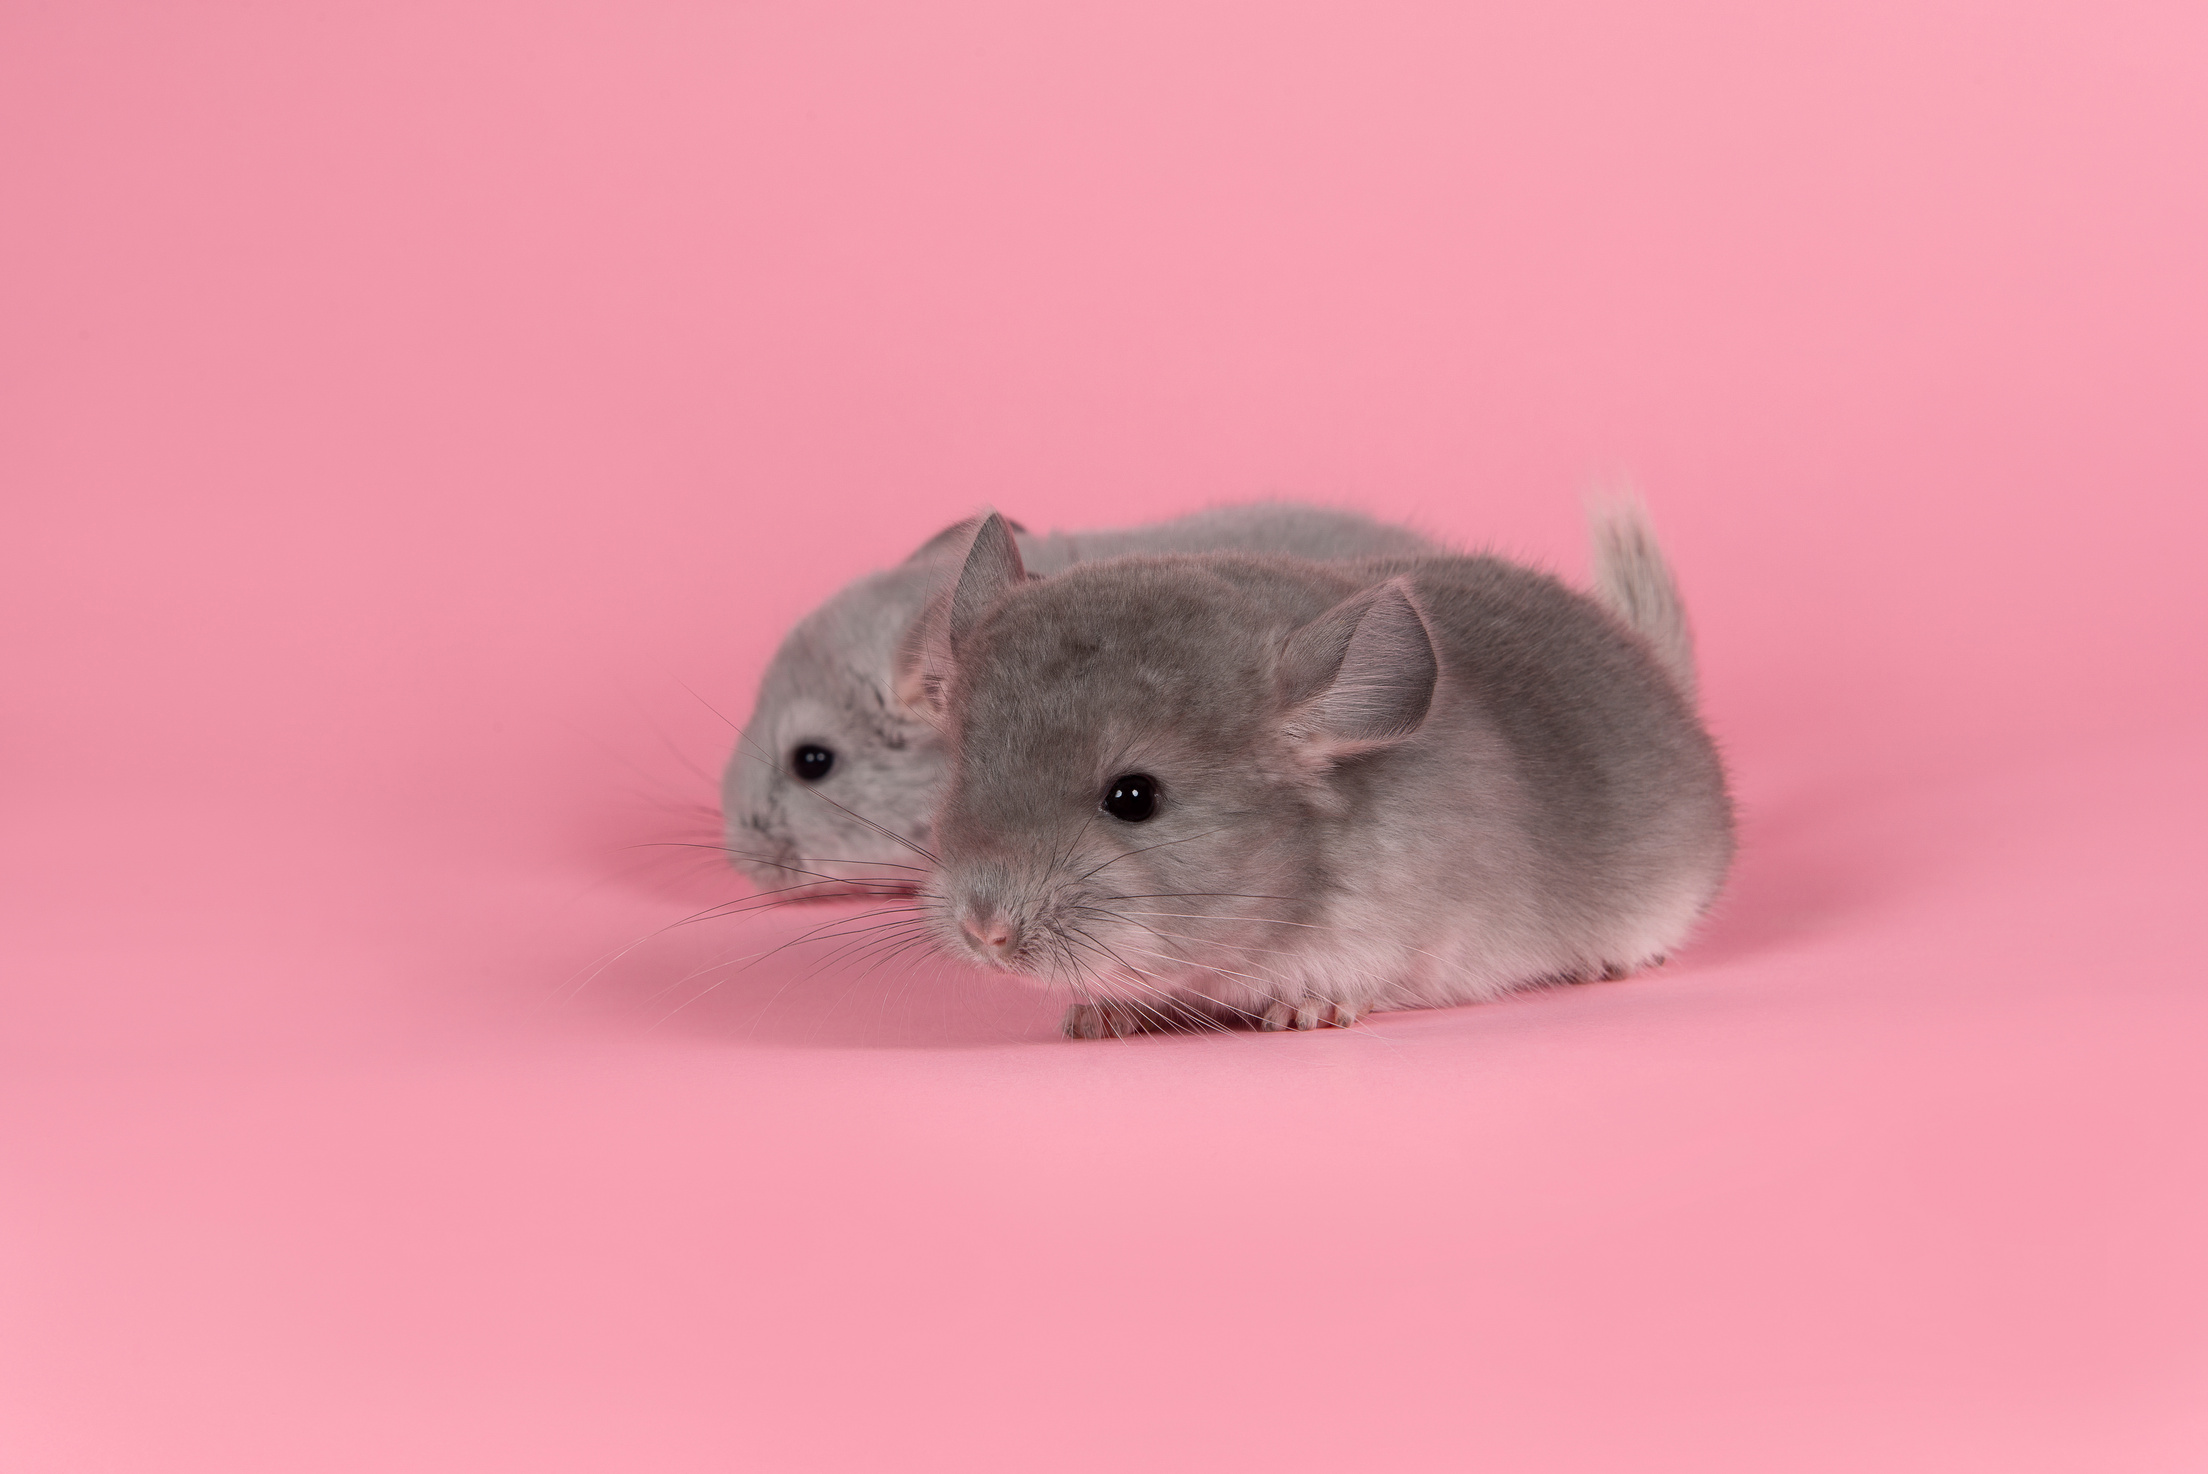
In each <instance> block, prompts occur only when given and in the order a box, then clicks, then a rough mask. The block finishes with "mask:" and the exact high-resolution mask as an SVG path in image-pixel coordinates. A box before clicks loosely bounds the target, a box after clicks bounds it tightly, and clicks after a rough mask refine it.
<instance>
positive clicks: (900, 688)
mask: <svg viewBox="0 0 2208 1474" xmlns="http://www.w3.org/2000/svg"><path fill="white" fill-rule="evenodd" d="M950 615H951V601H950V597H949V595H948V594H937V595H936V596H935V597H934V598H932V599H930V600H928V602H927V607H925V608H924V609H922V610H921V611H920V614H919V616H918V617H917V618H915V619H914V620H913V621H912V623H911V624H909V625H907V626H905V634H904V638H903V639H901V640H899V641H898V642H897V658H896V663H895V665H894V666H892V667H891V669H890V679H889V691H890V695H892V696H893V697H895V698H896V700H897V702H898V704H899V705H901V706H903V707H905V708H906V709H907V710H909V711H911V712H913V713H914V714H915V715H918V716H921V717H924V718H927V719H928V720H930V721H933V720H934V719H935V718H937V717H940V716H941V715H942V714H943V687H944V683H945V682H946V681H948V680H949V679H950V673H951V628H950V624H951V620H950Z"/></svg>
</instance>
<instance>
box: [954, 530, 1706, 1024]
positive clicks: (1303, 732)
mask: <svg viewBox="0 0 2208 1474" xmlns="http://www.w3.org/2000/svg"><path fill="white" fill-rule="evenodd" d="M1621 524H1622V525H1621ZM1598 527H1599V529H1600V531H1599V532H1598V536H1597V540H1596V578H1595V583H1596V587H1597V588H1598V590H1602V591H1604V592H1605V593H1606V594H1608V595H1609V597H1610V598H1611V599H1613V600H1614V601H1615V602H1614V603H1612V604H1608V605H1606V604H1605V603H1603V602H1598V601H1597V600H1596V599H1594V598H1590V597H1588V596H1586V595H1583V594H1579V593H1575V592H1573V591H1572V590H1570V589H1567V588H1566V587H1565V586H1564V585H1562V584H1561V583H1559V582H1557V581H1556V580H1555V579H1553V578H1550V577H1548V576H1546V575H1544V574H1540V573H1536V572H1533V571H1531V570H1528V569H1525V568H1521V567H1517V566H1515V565H1513V564H1510V563H1506V562H1503V561H1501V560H1499V559H1495V558H1487V557H1446V556H1433V557H1410V558H1386V559H1374V560H1370V561H1367V562H1362V563H1358V564H1334V565H1327V564H1321V563H1314V562H1308V561H1304V560H1301V559H1296V558H1292V557H1281V556H1271V557H1264V556H1248V555H1207V556H1181V557H1126V558H1119V559H1114V560H1110V561H1107V562H1099V563H1090V564H1084V565H1081V566H1079V567H1075V568H1072V569H1069V570H1066V571H1065V572H1063V573H1060V574H1057V575H1056V576H1054V577H1051V578H1049V579H1045V580H1041V581H1032V580H1029V579H1027V578H1026V577H1024V576H1022V574H1021V571H1020V565H1019V561H1018V555H1017V552H1016V550H1015V549H1014V548H1013V547H1012V545H1011V539H1010V536H1009V534H1008V533H1007V532H1006V531H1005V529H1004V528H1003V527H1002V525H1001V523H998V522H996V521H994V520H992V521H991V522H989V523H986V524H984V525H983V527H982V528H981V529H980V530H979V531H978V533H977V534H976V537H975V540H974V546H973V549H972V551H971V552H970V553H969V556H968V558H967V560H966V563H965V565H964V570H963V572H962V575H961V587H960V589H959V591H958V593H957V595H956V597H955V598H953V599H951V600H945V601H939V602H938V604H937V606H936V608H935V611H934V612H933V613H931V615H930V618H931V620H934V621H936V622H938V623H940V624H941V625H942V626H943V628H942V629H941V630H940V631H939V634H940V638H937V639H935V640H933V641H931V643H930V645H929V649H930V650H932V651H934V652H936V653H935V655H934V657H933V658H934V659H935V660H936V661H937V662H938V663H939V664H940V665H942V666H943V667H944V668H943V669H940V670H938V671H937V672H936V673H935V674H936V678H937V680H936V684H935V686H934V687H933V688H932V689H933V690H934V691H935V692H936V693H937V694H936V696H935V699H936V700H937V701H938V702H939V703H940V705H941V716H942V720H943V723H944V729H945V733H946V736H947V740H948V742H949V745H950V750H951V777H950V782H949V784H948V786H947V788H946V790H945V798H944V803H943V807H942V809H941V811H940V813H939V814H938V816H937V821H936V833H935V851H936V858H937V861H938V867H937V869H936V872H935V874H934V876H933V878H932V879H931V880H930V882H929V884H928V886H927V889H926V891H925V892H924V896H925V904H926V905H927V906H928V908H929V925H930V928H931V930H932V931H933V933H934V935H935V936H936V938H937V940H938V943H939V944H940V945H941V946H943V947H944V948H945V949H946V950H948V951H950V952H952V953H954V954H956V955H960V956H964V957H968V958H972V959H974V960H977V961H979V962H982V963H984V964H985V965H990V966H994V967H1000V968H1004V969H1007V970H1009V971H1012V972H1015V973H1019V974H1023V975H1025V976H1027V977H1029V978H1032V979H1036V980H1040V981H1042V982H1045V983H1048V984H1053V985H1057V986H1060V987H1063V988H1065V989H1067V990H1070V993H1071V995H1072V998H1073V999H1074V1004H1073V1007H1072V1008H1071V1009H1070V1010H1069V1012H1068V1014H1067V1018H1066V1029H1067V1032H1068V1033H1071V1034H1076V1035H1096V1034H1101V1033H1124V1032H1128V1031H1130V1030H1134V1029H1139V1028H1144V1027H1152V1026H1157V1025H1160V1024H1164V1023H1185V1022H1187V1021H1189V1020H1190V1019H1191V1018H1196V1017H1208V1018H1212V1019H1219V1018H1233V1017H1238V1016H1239V1017H1243V1018H1248V1019H1252V1020H1255V1021H1258V1022H1261V1023H1262V1024H1264V1025H1265V1026H1268V1027H1274V1028H1310V1027H1314V1026H1317V1025H1321V1024H1348V1023H1351V1022H1353V1021H1355V1020H1356V1019H1357V1018H1358V1017H1359V1016H1361V1015H1362V1014H1364V1013H1365V1012H1367V1011H1368V1010H1373V1009H1390V1008H1411V1007H1425V1006H1434V1005H1447V1004H1457V1003H1465V1002H1470V1001H1474V1000H1478V999H1485V998H1491V997H1494V996H1496V995H1498V994H1500V993H1502V992H1504V991H1506V990H1508V989H1511V988H1515V987H1519V986H1523V985H1526V984H1532V983H1539V982H1544V981H1578V980H1584V979H1591V978H1608V977H1620V976H1623V975H1625V974H1626V973H1628V972H1631V971H1633V970H1634V969H1637V968H1641V967H1645V966H1648V965H1650V964H1653V963H1655V962H1657V961H1660V960H1661V959H1662V958H1663V956H1664V955H1665V954H1666V953H1667V952H1669V951H1670V950H1671V949H1673V948H1674V947H1676V946H1678V945H1679V943H1680V942H1681V941H1682V940H1684V939H1685V937H1686V935H1687V933H1688V931H1689V930H1690V929H1691V928H1692V927H1693V925H1694V923H1695V921H1696V920H1697V918H1698V917H1700V915H1701V914H1702V912H1703V911H1704V909H1705V908H1706V907H1707V906H1708V905H1709V903H1710V901H1711V900H1712V898H1713V897H1714V896H1715V895H1716V893H1717V890H1718V887H1719V885H1720V884H1721V882H1722V881H1723V879H1724V875H1725V871H1726V867H1727V865H1728V863H1729V862H1730V859H1731V856H1732V850H1733V838H1732V809H1731V804H1730V801H1729V799H1728V798H1727V795H1726V788H1725V775H1724V772H1723V770H1722V768H1721V767H1720V765H1719V761H1718V756H1717V752H1716V750H1715V749H1714V747H1713V746H1712V745H1711V742H1710V739H1709V737H1708V735H1707V734H1706V733H1705V732H1704V731H1703V729H1702V726H1701V723H1700V722H1699V721H1698V720H1697V718H1696V715H1695V711H1694V705H1693V701H1692V698H1691V696H1690V694H1689V691H1688V689H1687V688H1688V686H1689V683H1690V682H1691V679H1692V666H1691V654H1690V653H1689V650H1688V647H1687V645H1686V640H1685V624H1684V621H1683V619H1682V618H1681V617H1680V614H1679V609H1678V604H1677V599H1676V595H1675V594H1674V593H1673V592H1672V584H1671V580H1670V576H1669V574H1668V572H1667V571H1666V570H1665V569H1664V565H1663V561H1662V557H1661V555H1660V553H1659V552H1658V551H1657V548H1656V544H1655V541H1654V538H1653V537H1652V536H1651V535H1650V534H1649V532H1648V529H1647V526H1646V523H1645V520H1644V519H1643V517H1642V516H1641V514H1640V513H1639V512H1638V510H1637V509H1636V508H1633V507H1630V506H1628V507H1623V508H1619V509H1616V510H1614V511H1612V512H1609V513H1607V514H1603V516H1602V517H1601V518H1600V519H1599V520H1598ZM1134 773H1141V774H1148V775H1151V776H1152V777H1154V778H1155V779H1156V780H1157V786H1158V791H1159V793H1160V800H1159V807H1158V810H1157V812H1156V814H1155V816H1154V817H1152V818H1150V819H1149V820H1147V821H1146V822H1140V823H1129V822H1127V821H1125V820H1121V819H1116V818H1113V817H1112V816H1111V815H1110V814H1108V813H1107V812H1105V811H1104V810H1103V808H1102V806H1101V805H1102V799H1103V796H1104V794H1105V792H1106V789H1107V785H1108V784H1109V783H1110V781H1111V780H1113V779H1114V778H1115V777H1117V776H1120V775H1124V774H1134Z"/></svg>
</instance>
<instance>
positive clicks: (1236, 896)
mask: <svg viewBox="0 0 2208 1474" xmlns="http://www.w3.org/2000/svg"><path fill="white" fill-rule="evenodd" d="M1206 897H1218V898H1221V899H1224V900H1229V901H1291V902H1292V901H1297V900H1298V899H1299V898H1298V897H1296V896H1261V895H1253V894H1251V893H1250V892H1248V891H1151V892H1148V893H1146V894H1143V895H1133V896H1121V895H1111V896H1099V897H1097V899H1098V900H1100V901H1198V900H1203V899H1205V898H1206Z"/></svg>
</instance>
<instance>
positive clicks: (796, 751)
mask: <svg viewBox="0 0 2208 1474" xmlns="http://www.w3.org/2000/svg"><path fill="white" fill-rule="evenodd" d="M835 765H836V755H835V753H834V752H833V751H832V750H830V749H829V748H825V747H822V746H821V745H820V744H819V743H817V742H800V743H798V744H797V746H795V747H793V748H791V749H790V771H791V772H793V773H795V774H797V776H798V777H800V778H803V779H804V780H805V781H806V782H807V783H818V782H819V781H820V780H821V779H823V778H825V777H827V776H828V770H829V769H830V768H832V767H834V766H835Z"/></svg>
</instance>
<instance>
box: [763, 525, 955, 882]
mask: <svg viewBox="0 0 2208 1474" xmlns="http://www.w3.org/2000/svg"><path fill="white" fill-rule="evenodd" d="M977 522H978V519H969V520H967V521H964V522H960V523H956V524H954V525H953V526H951V527H948V528H945V529H944V530H943V531H942V532H940V533H938V534H936V536H935V537H933V538H931V539H929V541H928V542H927V543H925V544H923V545H922V546H921V548H920V549H919V550H918V551H917V552H915V553H914V554H913V555H912V556H911V557H910V558H908V559H907V560H906V561H905V562H903V563H901V564H899V565H898V566H897V567H895V568H891V569H889V570H887V571H885V572H882V573H876V574H872V575H870V576H868V577H866V578H862V579H860V580H859V581H858V582H856V583H853V584H851V585H850V586H849V587H847V588H845V589H843V590H842V591H841V592H839V593H838V594H836V595H835V597H833V598H831V599H830V600H828V602H827V603H825V604H823V605H821V606H820V607H819V608H818V609H816V610H814V611H813V612H812V613H811V614H809V615H807V616H806V617H805V618H804V619H803V620H801V621H800V622H799V623H798V625H797V627H796V628H795V629H793V630H791V631H790V634H789V637H788V638H787V639H785V640H784V641H783V642H782V646H781V648H780V649H779V650H777V651H776V652H775V656H774V660H773V661H772V663H770V664H769V665H768V666H767V671H766V674H765V676H764V677H763V678H762V679H761V680H760V683H759V699H758V701H757V702H756V703H755V704H754V706H753V708H752V715H751V720H750V721H749V722H748V723H746V724H745V727H744V731H743V735H742V737H741V738H740V739H739V740H738V742H737V744H736V751H735V752H734V754H732V755H731V757H730V758H729V763H728V768H727V771H726V773H725V774H724V775H723V778H722V783H721V811H722V814H723V816H724V819H725V823H726V845H727V849H728V852H729V858H730V859H731V860H733V861H734V862H735V863H736V865H737V867H738V868H739V869H741V870H742V871H743V872H744V873H745V874H746V875H748V876H749V877H750V878H751V880H752V881H753V883H755V884H756V885H758V886H759V887H760V888H761V889H762V890H769V891H774V892H776V893H778V894H781V895H784V896H789V897H800V896H821V897H827V896H835V895H844V894H879V893H881V892H882V891H885V890H909V889H911V888H913V887H914V886H915V885H916V884H917V883H918V880H919V877H920V874H921V869H920V867H921V866H922V865H923V864H924V860H923V858H922V856H921V854H920V851H922V850H924V849H925V848H926V847H927V844H928V835H929V831H928V815H929V810H930V809H931V808H932V807H933V805H934V803H935V796H936V789H937V787H938V785H939V784H940V782H941V779H942V773H943V750H942V745H941V743H940V741H939V739H938V737H937V735H936V731H935V728H934V726H933V725H932V723H931V721H930V720H929V714H928V713H925V712H921V711H916V710H915V709H913V708H912V707H911V706H910V705H908V704H907V703H906V702H905V701H904V700H902V699H901V698H900V696H899V693H898V690H897V689H896V682H895V680H894V679H893V673H894V668H895V664H896V654H897V650H898V648H899V646H900V645H901V644H903V643H904V642H905V640H906V637H907V634H908V632H909V631H910V630H911V629H912V627H913V625H914V622H915V619H916V617H917V616H918V615H919V613H920V611H921V610H922V609H923V608H924V607H925V605H926V603H927V600H928V597H929V595H930V593H931V592H932V591H934V590H935V589H937V588H939V587H940V586H942V585H944V584H946V583H947V582H948V581H949V579H950V576H951V575H952V574H953V573H954V572H955V571H956V569H957V566H958V565H957V563H956V562H955V561H950V560H952V559H955V558H956V557H957V555H958V554H959V553H960V552H962V551H963V550H964V548H965V546H966V544H967V542H968V541H970V540H971V538H972V536H973V530H974V528H975V526H976V525H977Z"/></svg>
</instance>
